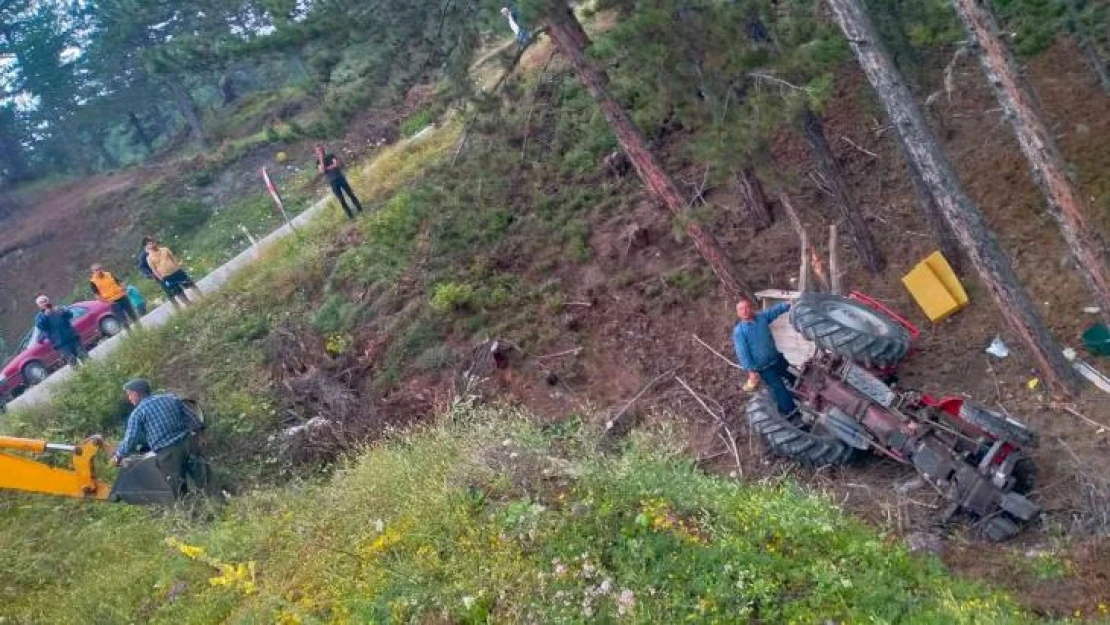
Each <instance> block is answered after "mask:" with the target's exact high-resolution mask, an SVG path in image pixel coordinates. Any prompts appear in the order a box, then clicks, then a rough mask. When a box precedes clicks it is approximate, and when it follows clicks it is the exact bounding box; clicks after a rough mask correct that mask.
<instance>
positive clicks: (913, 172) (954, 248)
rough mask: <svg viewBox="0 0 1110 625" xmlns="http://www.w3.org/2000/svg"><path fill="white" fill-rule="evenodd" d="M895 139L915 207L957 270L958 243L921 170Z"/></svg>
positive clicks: (960, 258)
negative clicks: (903, 163)
mask: <svg viewBox="0 0 1110 625" xmlns="http://www.w3.org/2000/svg"><path fill="white" fill-rule="evenodd" d="M895 137H897V138H898V147H899V150H900V151H901V152H902V158H903V160H905V161H906V169H907V173H908V175H909V178H910V184H911V185H912V186H913V195H914V198H915V199H916V200H917V206H918V208H920V209H921V212H922V213H925V223H927V224H929V229H930V230H932V231H933V237H934V238H935V239H936V240H937V244H938V245H939V246H940V252H941V254H944V257H945V258H946V259H948V262H949V263H950V264H951V265H952V267H954V268H955V269H957V270H959V269H960V268H961V266H962V265H963V252H962V251H961V250H960V244H959V241H957V240H956V235H955V234H953V233H952V228H951V226H949V225H948V222H947V221H945V220H944V214H943V213H942V212H941V210H940V208H939V207H938V206H937V201H936V199H935V198H934V197H933V192H932V191H930V190H929V185H927V184H925V178H924V177H922V175H921V170H920V169H919V168H918V166H917V163H916V162H914V160H913V156H912V155H911V154H910V149H909V147H907V146H906V142H905V140H904V139H902V135H901V134H899V133H895Z"/></svg>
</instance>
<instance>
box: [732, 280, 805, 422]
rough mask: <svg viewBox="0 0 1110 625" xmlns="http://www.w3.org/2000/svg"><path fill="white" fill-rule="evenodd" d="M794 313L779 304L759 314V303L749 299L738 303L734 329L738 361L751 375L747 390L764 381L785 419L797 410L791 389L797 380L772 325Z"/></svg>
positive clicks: (733, 338)
mask: <svg viewBox="0 0 1110 625" xmlns="http://www.w3.org/2000/svg"><path fill="white" fill-rule="evenodd" d="M789 310H790V304H785V303H784V304H778V305H776V306H772V307H771V308H769V309H767V310H765V311H763V312H761V313H758V314H757V313H756V312H755V304H753V303H752V301H751V300H749V299H742V300H740V301H739V302H737V303H736V316H737V317H739V319H740V321H739V322H737V324H736V326H735V327H734V328H733V330H732V343H733V346H734V347H735V348H736V358H737V359H738V360H739V361H740V368H741V369H743V370H744V371H747V372H748V380H747V383H746V384H745V385H744V388H745V390H754V389H755V388H756V387H757V386H758V385H759V382H760V381H761V380H762V381H763V383H764V384H766V385H767V388H768V389H770V390H771V395H772V396H773V397H774V399H775V405H777V406H778V409H779V413H780V414H782V415H783V416H790V415H792V414H794V411H795V410H796V409H797V406H796V404H795V403H794V395H793V394H792V393H791V392H790V388H789V387H792V386H794V382H795V380H796V378H795V376H794V374H793V373H790V365H789V364H788V363H787V362H786V357H785V356H783V355H782V352H780V351H779V349H778V347H777V346H776V345H775V338H774V337H773V336H771V322H772V321H774V320H775V319H777V318H778V317H779V316H781V315H783V314H784V313H786V312H787V311H789Z"/></svg>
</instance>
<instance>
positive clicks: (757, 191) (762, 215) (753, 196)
mask: <svg viewBox="0 0 1110 625" xmlns="http://www.w3.org/2000/svg"><path fill="white" fill-rule="evenodd" d="M736 179H737V180H738V181H739V182H740V197H741V201H740V206H741V207H742V208H743V211H744V215H745V216H746V217H747V218H748V222H749V223H751V225H752V227H753V228H755V229H756V230H763V229H764V228H769V227H770V226H771V223H772V222H773V221H774V218H773V217H772V216H771V206H770V204H769V203H768V202H767V195H766V194H765V193H764V192H763V183H761V182H760V181H759V178H758V177H756V175H755V170H753V169H752V168H751V166H748V167H745V168H743V169H741V170H740V173H739V174H737V175H736Z"/></svg>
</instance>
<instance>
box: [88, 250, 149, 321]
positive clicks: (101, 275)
mask: <svg viewBox="0 0 1110 625" xmlns="http://www.w3.org/2000/svg"><path fill="white" fill-rule="evenodd" d="M89 288H91V289H92V292H93V295H95V296H96V298H97V299H98V300H100V301H102V302H104V303H106V304H111V305H112V311H113V312H114V313H115V314H116V318H118V319H119V320H120V322H121V323H122V324H123V327H125V328H127V329H128V330H130V329H131V324H132V323H135V324H138V323H139V315H138V313H136V312H135V307H134V306H132V305H131V298H129V297H127V288H126V287H124V286H123V284H121V283H120V281H119V279H118V278H116V277H115V276H113V275H112V274H111V273H109V272H107V271H104V265H101V264H100V263H96V264H94V265H93V266H92V275H91V276H89Z"/></svg>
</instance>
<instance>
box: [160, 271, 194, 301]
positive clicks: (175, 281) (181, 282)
mask: <svg viewBox="0 0 1110 625" xmlns="http://www.w3.org/2000/svg"><path fill="white" fill-rule="evenodd" d="M162 285H163V286H164V287H165V288H166V292H168V293H173V294H174V295H177V294H180V293H181V292H183V291H184V290H185V289H188V288H191V287H194V286H196V284H194V283H193V279H192V278H190V277H189V274H187V273H185V270H184V269H178V270H177V271H175V272H173V273H171V274H170V275H168V276H166V277H165V279H163V280H162Z"/></svg>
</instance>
